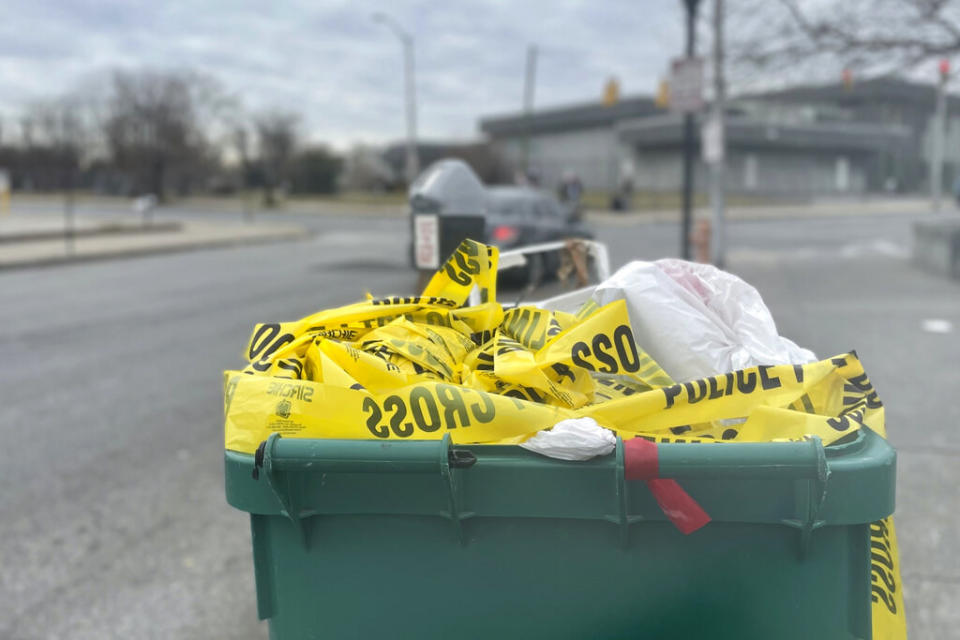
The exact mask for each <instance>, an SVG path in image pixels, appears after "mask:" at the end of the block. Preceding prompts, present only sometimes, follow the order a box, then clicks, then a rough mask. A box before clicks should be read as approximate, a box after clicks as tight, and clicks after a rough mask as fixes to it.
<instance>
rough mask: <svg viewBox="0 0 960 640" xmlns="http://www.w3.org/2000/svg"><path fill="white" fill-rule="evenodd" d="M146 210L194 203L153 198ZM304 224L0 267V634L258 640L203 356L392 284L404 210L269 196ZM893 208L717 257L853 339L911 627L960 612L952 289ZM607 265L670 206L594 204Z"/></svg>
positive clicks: (765, 228) (793, 328)
mask: <svg viewBox="0 0 960 640" xmlns="http://www.w3.org/2000/svg"><path fill="white" fill-rule="evenodd" d="M162 215H171V216H176V215H192V213H191V212H185V211H181V212H177V211H174V212H167V213H165V214H162ZM281 217H284V219H295V220H300V221H301V222H304V223H305V224H309V225H310V226H311V227H313V228H314V229H315V230H316V231H317V232H318V235H317V236H316V237H315V238H314V239H312V240H310V241H305V242H297V243H288V244H276V245H269V246H259V247H248V248H237V249H229V250H227V249H223V250H210V251H203V252H196V253H188V254H175V255H169V256H155V257H145V258H138V259H129V260H118V261H111V262H102V263H94V264H82V265H74V266H63V267H55V268H44V269H35V270H23V271H14V272H6V273H0V301H2V304H0V354H2V359H3V365H4V366H2V367H0V390H2V391H0V394H2V395H0V397H2V402H0V437H2V439H3V440H2V441H3V442H4V443H5V445H6V446H5V455H4V456H3V461H2V463H0V465H2V466H0V468H2V471H0V478H2V480H3V491H2V492H0V638H10V639H16V640H20V639H23V640H26V639H33V638H71V639H81V638H164V639H165V638H264V637H266V627H265V626H264V625H263V624H262V623H260V622H258V621H257V620H256V613H255V607H254V590H253V572H252V567H251V560H250V538H249V536H250V534H249V528H248V525H247V519H246V517H245V515H244V514H242V513H239V512H235V511H233V510H232V509H231V508H229V507H228V506H227V505H226V504H225V501H224V497H223V485H222V471H221V466H222V436H221V428H222V425H221V408H222V400H221V371H222V370H223V369H225V368H231V367H237V366H239V365H241V349H242V346H243V344H244V343H245V340H246V338H247V337H248V335H249V331H250V328H251V327H252V326H253V324H254V323H256V322H260V321H268V320H287V319H295V318H297V317H300V316H302V315H305V314H307V313H309V312H311V311H314V310H316V309H318V308H325V307H330V306H333V305H337V304H342V303H346V302H350V301H354V300H356V299H358V298H360V297H361V296H362V295H363V294H364V293H365V291H367V290H368V289H369V290H371V291H372V292H373V293H377V294H392V293H398V294H399V293H408V292H412V290H413V283H414V276H413V274H412V273H411V272H410V271H408V270H407V268H406V267H405V264H404V257H405V250H406V242H407V237H406V227H405V225H404V223H403V221H402V220H401V219H397V218H382V219H381V218H371V217H364V218H362V219H357V218H344V217H332V216H312V217H311V216H281ZM912 219H913V218H911V217H910V216H890V215H886V216H877V217H870V218H867V217H849V218H843V217H841V218H836V219H833V218H830V219H818V220H796V219H791V220H777V221H764V222H738V223H735V224H732V225H731V227H730V230H729V237H730V254H729V257H730V259H729V267H730V269H731V270H733V271H735V272H736V273H738V274H740V275H741V276H743V277H744V278H745V279H746V280H748V281H749V282H751V283H753V284H754V285H755V286H757V288H758V289H759V290H760V292H761V293H762V294H763V295H764V297H765V299H766V301H767V303H768V305H769V306H770V307H771V309H772V310H773V312H774V316H775V317H776V319H777V321H778V326H779V327H780V330H781V333H783V334H784V335H787V336H789V337H791V338H792V339H794V340H795V341H797V342H798V343H800V344H802V345H804V346H807V347H809V348H811V349H813V350H814V351H816V352H817V353H818V354H819V355H822V356H828V355H832V354H835V353H840V352H844V351H847V350H849V349H851V348H856V349H857V350H858V352H859V353H860V356H861V358H862V360H863V362H864V364H865V367H866V368H867V371H868V372H869V373H870V376H871V379H872V381H873V382H874V384H875V386H876V387H877V389H878V390H879V392H880V395H881V397H882V398H883V399H884V401H885V404H886V406H887V412H888V413H887V415H888V428H889V430H890V433H891V439H892V441H893V442H894V443H895V444H896V445H897V446H898V448H899V450H900V477H899V495H898V518H897V521H898V531H899V535H900V539H901V540H900V544H901V553H902V564H903V572H904V580H905V583H906V596H907V615H908V621H909V625H910V630H911V636H912V637H914V638H926V637H931V638H932V637H940V638H944V637H952V636H955V634H956V629H958V628H960V608H957V607H956V606H955V603H957V602H960V560H958V557H957V555H956V554H955V553H954V552H953V544H952V541H953V538H954V537H955V532H956V531H957V530H958V525H960V516H958V510H957V506H958V505H957V502H956V498H955V490H956V489H955V488H956V487H957V485H958V481H960V466H958V465H957V462H958V456H960V444H958V442H957V440H956V439H955V436H954V433H955V430H956V425H957V423H958V419H960V406H958V405H957V403H956V402H955V396H956V392H957V389H960V368H958V367H957V366H956V363H957V362H960V342H958V340H957V333H955V332H954V333H950V334H936V333H929V332H926V331H924V330H922V329H921V323H922V322H923V321H924V320H925V319H931V318H933V319H945V320H949V321H952V322H953V324H954V326H955V327H957V329H958V330H960V286H958V285H957V284H955V283H952V282H949V281H947V280H944V279H940V278H938V277H935V276H930V275H927V274H924V273H921V272H918V271H916V270H914V269H913V268H912V267H911V266H910V264H909V262H908V261H907V260H906V259H905V256H906V255H907V253H908V251H909V224H910V222H911V220H912ZM598 233H599V237H600V238H601V239H602V240H605V241H607V242H608V243H609V244H610V248H611V254H612V258H613V262H614V265H615V266H616V265H619V264H622V263H623V262H624V261H626V260H628V259H630V258H645V259H652V258H657V257H663V256H669V255H675V254H676V253H677V250H678V246H679V234H678V231H677V229H676V226H675V225H671V224H643V225H634V226H626V225H622V224H606V225H605V226H604V227H602V228H600V229H598Z"/></svg>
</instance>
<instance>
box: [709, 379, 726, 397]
mask: <svg viewBox="0 0 960 640" xmlns="http://www.w3.org/2000/svg"><path fill="white" fill-rule="evenodd" d="M707 385H708V386H709V387H710V395H709V396H707V397H708V398H710V399H711V400H716V399H717V398H719V397H721V396H722V395H723V389H721V388H720V386H719V385H718V384H717V378H708V379H707Z"/></svg>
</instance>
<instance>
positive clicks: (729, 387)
mask: <svg viewBox="0 0 960 640" xmlns="http://www.w3.org/2000/svg"><path fill="white" fill-rule="evenodd" d="M726 377H727V386H726V387H725V388H724V391H723V395H725V396H729V395H730V394H732V393H733V373H728V374H726Z"/></svg>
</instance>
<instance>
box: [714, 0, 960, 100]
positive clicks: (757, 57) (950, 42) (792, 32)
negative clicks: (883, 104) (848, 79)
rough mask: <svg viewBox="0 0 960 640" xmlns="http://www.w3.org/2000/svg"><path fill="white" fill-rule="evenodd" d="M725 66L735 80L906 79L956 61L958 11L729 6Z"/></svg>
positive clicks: (865, 5)
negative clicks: (844, 73) (757, 76)
mask: <svg viewBox="0 0 960 640" xmlns="http://www.w3.org/2000/svg"><path fill="white" fill-rule="evenodd" d="M730 4H731V14H730V20H729V23H730V25H731V34H730V35H731V45H732V46H731V51H732V55H731V59H732V61H733V62H734V64H735V68H734V72H735V73H736V74H737V78H738V79H739V80H746V81H749V75H750V74H751V73H756V72H764V73H765V75H766V77H767V78H770V75H769V72H770V71H776V72H777V77H779V78H781V79H792V78H794V77H806V78H810V77H817V76H822V75H823V74H825V73H827V74H830V76H831V77H838V76H839V70H840V69H841V68H844V67H845V68H854V69H857V70H858V72H859V73H860V74H862V75H883V74H890V73H899V72H904V71H910V70H912V69H914V68H916V67H918V66H919V65H922V64H924V63H926V62H929V61H931V60H933V59H937V58H944V57H947V58H949V57H951V56H954V55H957V54H958V53H960V6H958V3H957V2H952V1H951V0H848V1H846V2H843V3H840V2H810V1H807V2H804V1H802V0H777V1H776V2H770V1H769V0H740V1H739V2H731V3H730Z"/></svg>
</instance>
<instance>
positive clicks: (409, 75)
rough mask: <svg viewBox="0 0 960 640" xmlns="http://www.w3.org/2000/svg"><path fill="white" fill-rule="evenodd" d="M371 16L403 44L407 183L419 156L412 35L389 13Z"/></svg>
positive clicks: (416, 170) (412, 177)
mask: <svg viewBox="0 0 960 640" xmlns="http://www.w3.org/2000/svg"><path fill="white" fill-rule="evenodd" d="M371 17H372V18H373V21H374V22H376V23H378V24H382V25H384V26H386V27H387V28H388V29H390V31H392V32H393V34H394V35H395V36H397V39H398V40H400V44H401V45H402V46H403V76H404V95H405V98H406V113H407V157H406V162H405V164H404V174H405V177H406V179H407V184H411V183H412V182H413V181H414V180H415V179H416V177H417V175H418V174H419V173H420V156H419V154H418V153H417V93H416V91H417V89H416V83H415V82H414V63H413V36H411V35H410V34H409V33H407V32H406V31H405V30H404V29H403V27H401V26H400V23H399V22H397V20H396V18H394V17H393V16H391V15H389V14H386V13H383V12H381V11H378V12H376V13H374V14H373V15H372V16H371Z"/></svg>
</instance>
